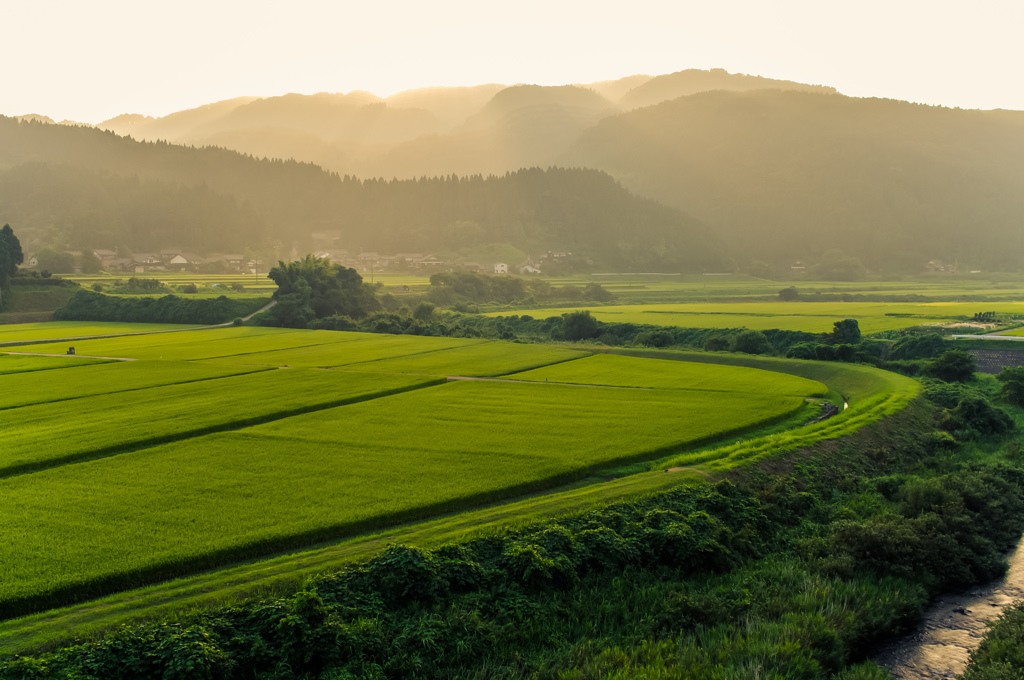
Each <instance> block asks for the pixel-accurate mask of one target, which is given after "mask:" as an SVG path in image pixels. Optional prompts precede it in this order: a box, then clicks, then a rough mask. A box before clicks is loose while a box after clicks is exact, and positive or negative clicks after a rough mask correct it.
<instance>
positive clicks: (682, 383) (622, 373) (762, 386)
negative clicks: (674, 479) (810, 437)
mask: <svg viewBox="0 0 1024 680" xmlns="http://www.w3.org/2000/svg"><path fill="white" fill-rule="evenodd" d="M508 377H509V378H515V379H517V380H536V381H550V382H566V383H580V384H587V383H589V384H597V385H632V386H637V387H657V388H662V389H682V390H707V391H713V392H722V391H728V392H749V393H751V394H757V395H766V394H775V395H790V396H804V397H810V396H817V397H823V396H825V394H826V392H827V391H828V389H827V388H826V387H825V386H824V385H822V384H821V383H814V384H809V383H808V380H807V379H805V378H799V377H795V376H790V375H784V374H783V375H780V374H778V373H773V372H770V371H760V370H750V369H744V368H737V367H734V366H715V365H713V364H697V363H692V364H690V363H687V364H681V365H675V366H673V365H672V364H666V363H665V361H664V360H659V359H643V358H633V357H624V356H614V355H610V354H599V355H596V356H592V357H588V358H586V359H580V360H579V361H571V362H568V363H564V364H558V365H555V366H546V367H544V368H538V369H536V370H533V371H527V372H525V373H516V374H513V375H510V376H508Z"/></svg>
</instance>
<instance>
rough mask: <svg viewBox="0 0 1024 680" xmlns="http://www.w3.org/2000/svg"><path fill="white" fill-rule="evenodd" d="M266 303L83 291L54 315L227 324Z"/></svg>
mask: <svg viewBox="0 0 1024 680" xmlns="http://www.w3.org/2000/svg"><path fill="white" fill-rule="evenodd" d="M266 303H267V299H266V298H229V297H227V296H225V295H221V296H220V297H217V298H182V297H177V296H176V295H165V296H163V297H159V298H151V297H113V296H110V295H103V294H101V293H95V292H93V291H91V290H80V291H78V292H77V293H75V294H74V296H72V298H71V299H70V300H69V301H68V303H67V304H66V305H64V306H63V307H61V308H60V309H58V310H57V311H56V312H54V314H53V317H54V319H56V320H57V321H131V322H144V323H190V324H191V323H194V324H216V323H225V322H228V321H231V320H232V319H234V318H236V317H240V316H248V315H249V314H252V313H253V312H255V311H256V310H257V309H259V308H260V307H262V306H263V305H265V304H266Z"/></svg>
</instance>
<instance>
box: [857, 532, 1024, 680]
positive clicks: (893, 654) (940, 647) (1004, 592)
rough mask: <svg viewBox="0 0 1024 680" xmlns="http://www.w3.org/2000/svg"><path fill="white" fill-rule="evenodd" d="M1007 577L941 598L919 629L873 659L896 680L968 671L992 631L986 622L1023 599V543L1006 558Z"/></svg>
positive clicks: (927, 679)
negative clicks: (969, 662) (974, 654)
mask: <svg viewBox="0 0 1024 680" xmlns="http://www.w3.org/2000/svg"><path fill="white" fill-rule="evenodd" d="M1007 559H1008V560H1009V562H1010V568H1009V570H1008V571H1007V572H1006V576H1004V577H1003V578H1002V579H998V580H996V581H993V582H992V583H989V584H986V585H984V586H978V587H975V588H971V589H970V590H968V591H966V592H961V593H946V594H945V595H940V596H939V597H938V598H936V600H935V601H934V602H933V603H932V604H931V606H930V607H929V608H928V610H927V611H926V612H925V614H924V618H923V619H922V620H921V623H920V625H919V626H918V627H917V630H916V631H914V632H912V633H910V634H908V635H906V636H904V637H902V638H899V639H897V640H893V641H892V642H891V643H889V644H886V645H883V646H882V647H881V648H880V649H878V650H877V651H876V653H875V655H874V657H873V658H874V660H875V661H877V662H878V663H879V664H881V665H882V666H884V667H886V668H887V669H889V672H890V673H892V675H893V677H895V678H897V679H898V680H932V679H933V678H953V677H955V676H957V675H960V674H961V673H963V672H964V669H965V668H967V657H968V655H969V654H970V652H971V651H972V650H974V649H976V648H977V647H978V645H980V644H981V640H982V638H983V637H984V636H985V633H986V632H987V631H988V627H987V626H986V625H985V622H986V621H991V620H993V619H995V618H998V617H999V615H1000V614H1002V613H1003V610H1004V609H1006V608H1007V607H1009V606H1010V605H1012V604H1013V603H1015V602H1018V601H1020V600H1024V540H1022V541H1021V542H1020V543H1019V544H1018V545H1017V548H1016V549H1015V550H1014V551H1013V552H1011V553H1010V554H1009V555H1007Z"/></svg>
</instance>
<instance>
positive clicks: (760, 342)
mask: <svg viewBox="0 0 1024 680" xmlns="http://www.w3.org/2000/svg"><path fill="white" fill-rule="evenodd" d="M730 349H731V350H732V351H733V352H743V353H744V354H768V353H770V352H771V351H772V346H771V344H769V342H768V337H767V336H766V335H765V334H764V333H762V332H761V331H755V330H748V331H743V332H741V333H739V334H738V335H736V336H735V337H733V339H732V343H731V346H730Z"/></svg>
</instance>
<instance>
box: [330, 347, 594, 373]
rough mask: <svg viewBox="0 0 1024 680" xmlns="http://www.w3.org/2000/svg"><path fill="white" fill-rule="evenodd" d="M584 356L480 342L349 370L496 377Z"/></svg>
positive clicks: (559, 349) (569, 351)
mask: <svg viewBox="0 0 1024 680" xmlns="http://www.w3.org/2000/svg"><path fill="white" fill-rule="evenodd" d="M585 356H587V353H586V352H581V351H578V350H572V349H565V348H563V347H550V346H546V345H514V344H511V343H507V342H484V343H474V344H472V345H462V346H459V347H453V348H451V349H443V350H438V351H435V352H424V353H422V354H414V355H411V356H408V355H407V356H402V357H395V358H388V359H378V360H376V361H364V362H361V363H355V364H350V365H349V366H348V367H347V368H349V369H351V370H353V371H381V372H385V373H387V372H393V373H428V374H433V375H468V376H497V375H506V374H508V373H512V372H514V371H525V370H529V369H531V368H534V367H538V366H548V365H551V364H559V363H560V362H563V361H570V360H572V359H579V358H581V357H585Z"/></svg>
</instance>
